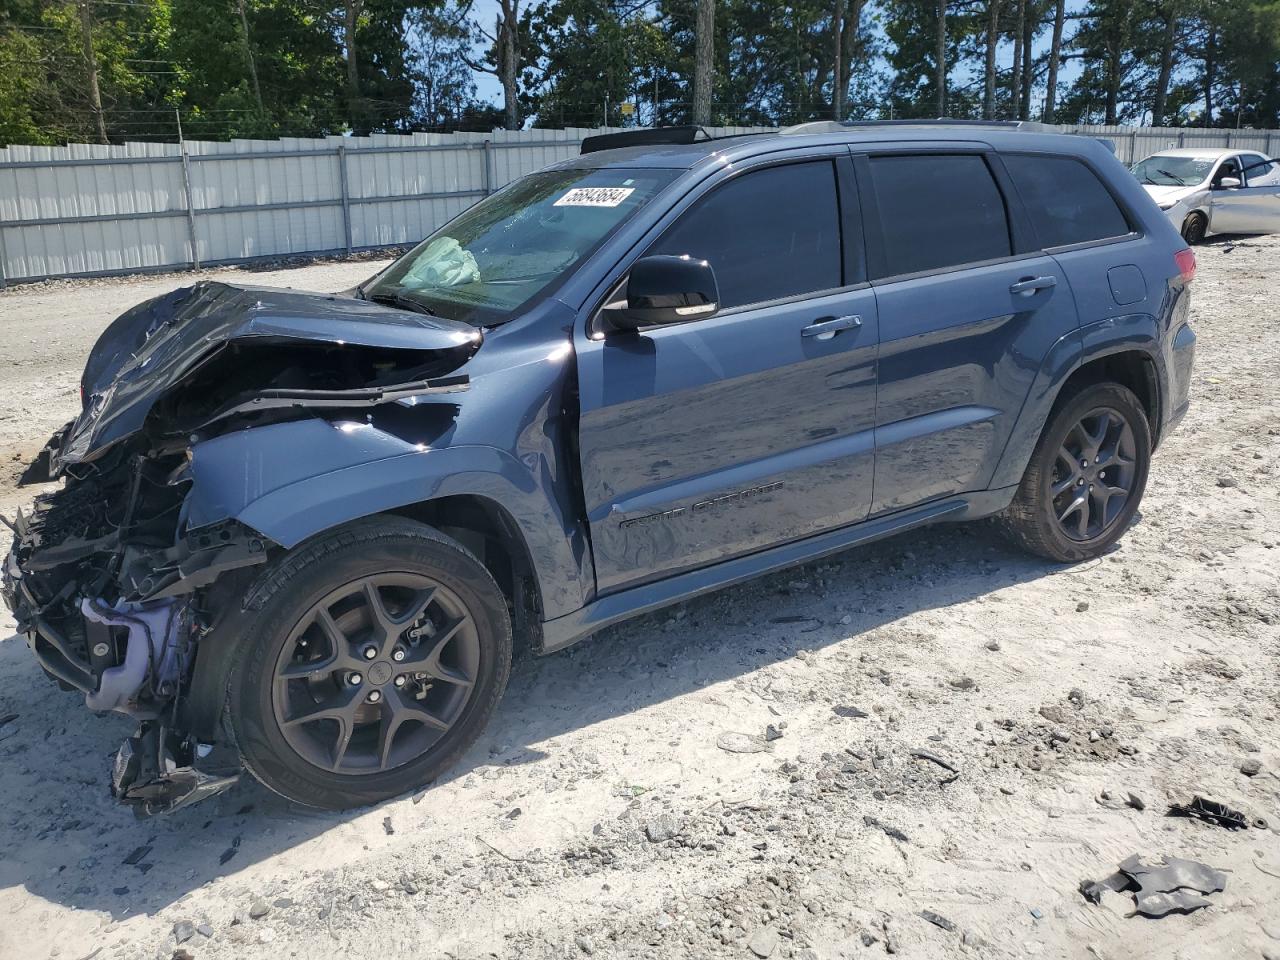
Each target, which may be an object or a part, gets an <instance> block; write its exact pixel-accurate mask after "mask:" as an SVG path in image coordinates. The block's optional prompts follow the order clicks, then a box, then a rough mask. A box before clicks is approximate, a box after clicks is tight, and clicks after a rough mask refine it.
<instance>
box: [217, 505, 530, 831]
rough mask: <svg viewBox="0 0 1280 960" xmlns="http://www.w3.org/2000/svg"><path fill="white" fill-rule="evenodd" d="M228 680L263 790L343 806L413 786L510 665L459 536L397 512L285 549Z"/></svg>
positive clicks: (499, 616) (230, 702)
mask: <svg viewBox="0 0 1280 960" xmlns="http://www.w3.org/2000/svg"><path fill="white" fill-rule="evenodd" d="M247 603H248V604H249V607H250V609H253V610H255V611H256V614H255V616H254V617H253V620H252V622H251V624H250V626H249V629H248V631H247V635H246V638H245V641H244V643H245V649H244V650H243V651H242V653H241V655H240V657H239V659H238V662H237V664H236V667H235V669H234V670H233V671H232V674H231V678H230V682H229V685H228V690H227V720H228V721H229V723H230V725H231V729H232V732H233V734H234V737H235V741H236V744H237V746H238V747H239V749H240V754H241V757H242V759H243V761H244V764H245V766H246V767H247V768H248V769H249V771H250V772H251V773H253V775H254V776H255V777H257V779H258V780H260V781H262V783H263V784H265V785H266V786H267V787H269V788H270V789H272V790H274V791H275V792H277V793H279V794H281V795H283V796H285V797H287V798H288V799H290V800H295V801H297V802H299V803H304V804H308V805H310V806H317V807H328V808H331V809H345V808H348V807H354V806H361V805H364V804H369V803H375V802H377V801H379V800H384V799H387V798H388V797H393V796H396V795H398V794H401V793H404V792H406V791H408V790H411V789H413V788H415V787H418V786H420V785H422V784H424V783H427V782H429V781H431V780H433V779H435V778H436V777H437V776H439V775H440V774H441V773H443V772H444V771H445V770H447V769H448V768H449V767H450V766H452V765H453V764H454V763H455V762H457V760H458V759H459V757H460V756H461V755H462V753H463V752H464V751H465V750H466V749H467V747H469V746H470V745H471V744H472V743H473V742H474V741H475V739H476V737H477V736H479V734H480V731H481V730H482V729H483V728H484V725H485V723H486V722H487V721H488V719H489V717H490V716H491V715H492V713H493V710H494V707H495V706H496V704H497V702H498V699H499V698H500V697H501V696H502V692H503V690H504V688H505V686H506V682H507V676H508V674H509V672H510V669H511V626H510V620H509V618H508V615H507V608H506V603H505V601H504V598H503V595H502V592H501V591H500V590H499V588H498V586H497V584H496V583H495V582H494V580H493V578H492V577H491V576H490V575H489V572H488V571H487V570H486V569H485V567H484V566H483V565H482V564H481V563H480V561H479V560H477V559H476V558H475V557H474V556H472V555H471V554H470V553H468V552H467V551H466V549H464V548H463V547H462V546H461V545H460V544H458V543H456V542H455V541H453V540H451V539H449V538H448V537H446V536H444V535H443V534H441V533H439V532H437V531H435V530H433V529H431V528H430V527H427V526H424V525H422V524H419V523H414V522H412V521H409V520H405V519H402V518H398V517H378V518H371V519H368V520H361V521H357V522H355V523H353V524H350V525H348V526H345V527H341V528H338V529H336V530H333V531H330V532H328V533H326V534H323V535H321V536H319V537H317V538H316V539H314V540H311V541H309V542H307V543H305V544H303V545H301V546H299V547H297V548H296V549H295V550H294V551H292V552H290V553H289V554H286V555H285V556H284V557H283V558H282V559H281V560H280V561H279V562H278V563H277V564H276V565H275V566H274V568H273V569H272V570H270V571H269V572H268V573H267V574H266V576H265V577H264V578H263V579H262V580H261V581H260V582H259V585H258V586H256V587H255V588H254V589H253V590H251V591H250V594H249V597H248V598H247Z"/></svg>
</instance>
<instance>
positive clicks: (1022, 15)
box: [1009, 0, 1027, 118]
mask: <svg viewBox="0 0 1280 960" xmlns="http://www.w3.org/2000/svg"><path fill="white" fill-rule="evenodd" d="M1026 20H1027V0H1018V22H1017V24H1016V25H1015V26H1014V28H1013V78H1012V82H1011V83H1010V86H1011V87H1012V89H1011V90H1010V94H1009V103H1010V106H1011V107H1012V109H1011V110H1010V112H1009V113H1010V116H1013V117H1015V118H1016V117H1017V116H1018V99H1019V97H1020V96H1021V94H1022V27H1023V24H1024V23H1026Z"/></svg>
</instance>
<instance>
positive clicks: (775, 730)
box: [764, 723, 782, 742]
mask: <svg viewBox="0 0 1280 960" xmlns="http://www.w3.org/2000/svg"><path fill="white" fill-rule="evenodd" d="M764 738H765V740H767V741H770V742H771V741H774V740H781V739H782V729H781V728H780V727H777V726H775V725H774V724H772V723H771V724H769V725H768V726H767V727H765V728H764Z"/></svg>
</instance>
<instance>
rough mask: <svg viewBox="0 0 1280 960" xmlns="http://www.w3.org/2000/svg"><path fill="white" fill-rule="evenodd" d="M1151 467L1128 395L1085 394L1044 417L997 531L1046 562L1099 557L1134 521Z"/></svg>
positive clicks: (1141, 415)
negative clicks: (1045, 422) (1046, 421)
mask: <svg viewBox="0 0 1280 960" xmlns="http://www.w3.org/2000/svg"><path fill="white" fill-rule="evenodd" d="M1150 463H1151V429H1150V426H1149V425H1148V423H1147V417H1146V413H1145V412H1144V411H1143V409H1142V405H1141V404H1140V403H1139V402H1138V398H1137V397H1135V396H1134V395H1133V392H1132V391H1130V390H1129V389H1127V388H1125V387H1122V386H1120V385H1119V384H1115V383H1103V384H1094V385H1092V386H1088V387H1085V388H1084V389H1083V390H1081V391H1080V392H1079V393H1077V394H1076V395H1075V396H1074V397H1072V398H1071V399H1070V400H1068V401H1066V402H1065V403H1060V404H1059V405H1058V407H1057V408H1056V409H1055V411H1054V414H1053V415H1052V416H1051V417H1050V420H1049V424H1048V425H1047V426H1046V427H1045V430H1044V433H1043V434H1042V435H1041V437H1040V441H1039V443H1038V444H1037V445H1036V449H1035V452H1034V453H1033V454H1032V455H1031V462H1030V463H1029V464H1028V465H1027V472H1026V473H1025V474H1024V475H1023V478H1022V483H1021V484H1020V485H1019V487H1018V492H1017V494H1016V495H1015V496H1014V499H1013V503H1012V504H1011V505H1010V506H1009V508H1008V510H1007V511H1006V513H1005V514H1004V517H1003V521H1004V525H1005V527H1006V529H1007V530H1008V531H1009V533H1010V534H1011V536H1012V537H1013V539H1014V540H1015V541H1016V542H1017V543H1019V544H1020V545H1021V546H1023V547H1025V548H1026V549H1027V550H1030V551H1031V552H1032V553H1035V554H1038V555H1040V556H1042V557H1046V558H1048V559H1050V560H1058V561H1061V562H1066V563H1072V562H1078V561H1080V560H1088V559H1091V558H1092V557H1097V556H1100V555H1101V554H1103V553H1105V552H1106V550H1107V549H1108V548H1109V547H1111V545H1112V544H1114V543H1115V542H1116V541H1117V540H1118V539H1120V536H1121V535H1122V534H1123V533H1124V531H1125V529H1126V528H1127V527H1128V526H1129V523H1130V522H1131V521H1132V520H1133V515H1134V514H1135V513H1136V512H1137V510H1138V504H1139V503H1140V502H1141V500H1142V494H1143V491H1144V490H1145V489H1146V485H1147V473H1148V470H1149V469H1150Z"/></svg>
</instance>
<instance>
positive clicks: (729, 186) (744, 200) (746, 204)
mask: <svg viewBox="0 0 1280 960" xmlns="http://www.w3.org/2000/svg"><path fill="white" fill-rule="evenodd" d="M648 252H649V253H650V254H671V255H675V256H683V255H686V254H687V255H688V256H691V257H697V258H699V259H703V260H706V261H708V262H709V263H710V264H711V266H712V268H713V269H714V270H715V272H716V283H717V284H718V285H719V287H720V304H721V307H722V308H726V309H727V308H731V307H740V306H744V305H746V304H751V303H763V302H765V301H768V300H779V299H782V298H785V297H795V296H800V295H803V294H807V293H817V292H819V291H822V290H831V289H834V288H837V287H839V286H840V285H841V283H842V270H841V251H840V205H839V202H838V200H837V196H836V176H835V167H834V165H833V164H832V163H831V161H830V160H815V161H809V162H805V163H791V164H786V165H785V166H778V167H767V168H765V169H763V170H756V171H753V172H750V173H745V174H743V175H742V176H740V177H736V178H734V179H733V180H730V181H729V182H728V183H725V184H723V185H722V186H719V187H716V188H714V189H713V190H712V191H711V193H710V194H708V195H707V196H706V197H705V198H703V199H702V200H700V201H699V202H698V203H696V204H695V205H694V206H693V207H691V208H690V209H689V210H687V211H685V213H684V214H683V215H682V216H681V218H680V219H679V220H677V221H676V223H675V224H674V225H673V226H672V227H671V229H670V230H668V231H667V232H666V234H664V235H663V236H662V237H661V239H659V240H658V242H657V243H656V244H654V246H653V247H651V248H650V249H649V251H648Z"/></svg>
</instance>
